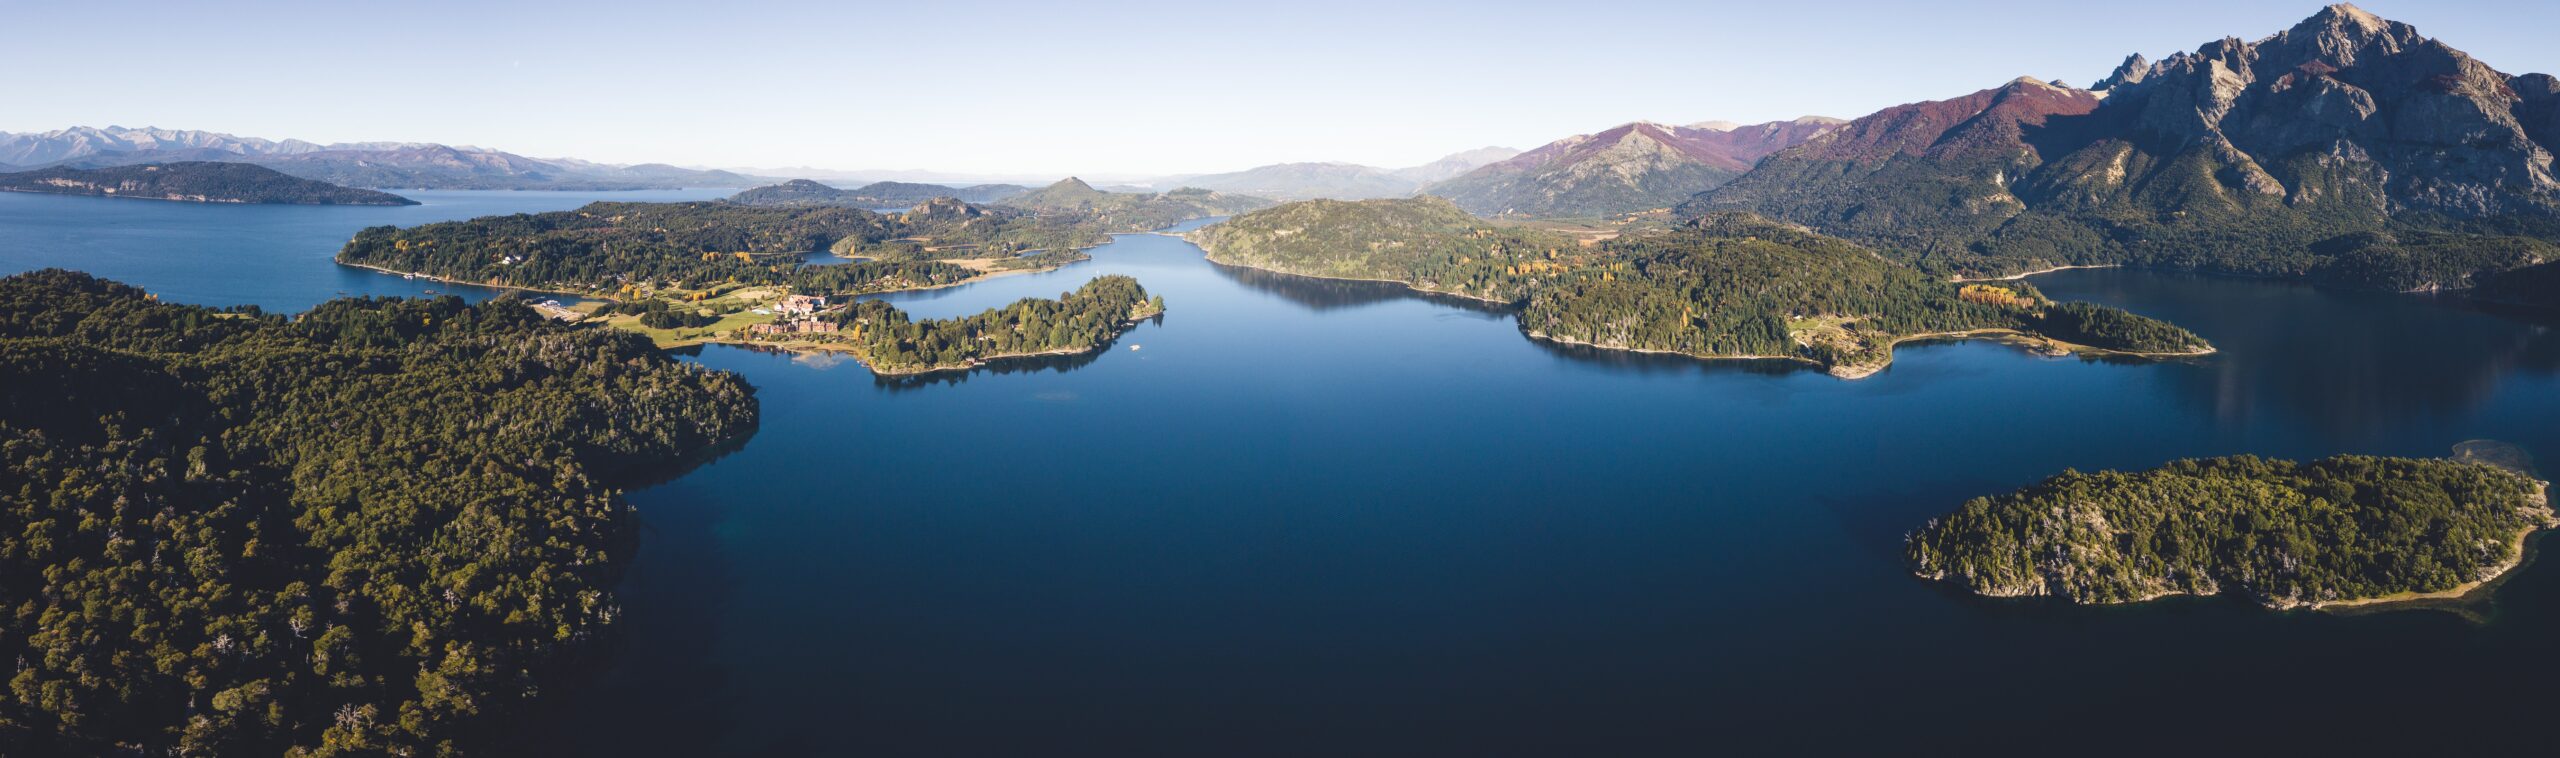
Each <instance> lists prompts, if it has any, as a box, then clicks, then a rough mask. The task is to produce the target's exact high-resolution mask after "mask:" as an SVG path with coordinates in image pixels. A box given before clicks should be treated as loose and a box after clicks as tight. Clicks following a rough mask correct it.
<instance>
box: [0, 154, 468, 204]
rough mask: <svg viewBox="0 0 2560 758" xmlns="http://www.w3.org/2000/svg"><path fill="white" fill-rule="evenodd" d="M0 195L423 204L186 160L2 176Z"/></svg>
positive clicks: (245, 166)
mask: <svg viewBox="0 0 2560 758" xmlns="http://www.w3.org/2000/svg"><path fill="white" fill-rule="evenodd" d="M0 192H36V193H43V194H49V195H81V196H86V197H118V198H129V199H139V200H172V201H177V202H187V203H246V204H273V205H417V204H418V201H416V200H411V199H408V198H405V197H401V196H399V195H394V194H391V193H388V192H376V191H373V190H368V189H355V188H352V187H340V186H338V185H335V184H330V183H328V182H319V181H312V180H310V179H302V178H297V177H292V176H286V175H285V174H283V173H281V172H278V171H276V170H275V169H271V168H267V167H264V166H253V165H250V164H246V163H216V162H210V161H185V162H179V163H153V164H142V165H134V166H115V167H110V168H64V167H55V168H47V169H38V170H35V171H21V172H18V173H14V174H0Z"/></svg>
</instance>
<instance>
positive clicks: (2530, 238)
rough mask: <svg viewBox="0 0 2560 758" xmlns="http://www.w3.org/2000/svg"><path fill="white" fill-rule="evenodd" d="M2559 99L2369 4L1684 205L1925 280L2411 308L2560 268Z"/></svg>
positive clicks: (1849, 150) (1841, 133)
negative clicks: (2194, 290) (2192, 278)
mask: <svg viewBox="0 0 2560 758" xmlns="http://www.w3.org/2000/svg"><path fill="white" fill-rule="evenodd" d="M2554 147H2560V80H2555V79H2554V78H2553V77H2551V76H2547V75H2542V74H2527V75H2521V76H2516V75H2509V74H2505V73H2501V72H2499V71H2497V70H2496V69H2493V68H2491V67H2489V66H2488V65H2487V64H2485V63H2482V62H2480V61H2478V60H2476V59H2473V58H2472V57H2471V56H2470V55H2468V54H2465V53H2463V52H2462V51H2460V50H2457V49H2455V48H2453V47H2452V46H2450V45H2447V44H2445V43H2444V42H2441V41H2438V40H2435V39H2431V38H2428V37H2426V36H2425V35H2422V34H2420V33H2419V32H2418V30H2416V29H2415V28H2412V27H2410V26H2409V25H2407V24H2402V23H2398V22H2393V21H2389V20H2385V19H2383V18H2381V17H2379V16H2375V15H2373V14H2372V13H2368V12H2366V11H2364V10H2362V9H2359V8H2356V7H2355V6H2352V5H2335V6H2330V7H2328V8H2325V9H2323V10H2321V11H2320V12H2319V13H2317V14H2315V15H2313V16H2311V17H2310V18H2308V19H2305V20H2304V21H2302V22H2301V23H2299V24H2297V25H2295V26H2294V27H2293V28H2291V29H2287V30H2285V31H2283V32H2280V33H2277V34H2275V35H2272V36H2268V37H2264V38H2261V39H2258V40H2257V41H2254V42H2250V41H2243V40H2240V39H2237V38H2227V39H2222V40H2217V41H2214V42H2211V43H2208V44H2206V45H2204V46H2202V47H2200V48H2198V49H2196V50H2194V51H2191V52H2185V53H2180V54H2177V55H2174V56H2171V57H2169V58H2168V59H2166V60H2162V61H2159V62H2156V63H2155V62H2151V61H2149V60H2146V59H2144V58H2143V57H2141V56H2134V57H2132V58H2129V59H2127V60H2126V61H2125V62H2124V64H2123V65H2122V66H2120V67H2119V68H2118V69H2117V70H2116V71H2115V72H2114V73H2113V74H2111V75H2109V76H2107V77H2105V78H2104V79H2102V80H2100V81H2098V82H2097V83H2096V84H2094V85H2093V86H2092V87H2091V88H2090V89H2078V88H2073V87H2069V86H2064V85H2060V84H2053V83H2047V82H2042V81H2037V80H2034V79H2027V78H2021V79H2018V80H2016V81H2012V82H2010V83H2008V84H2006V85H2002V86H1999V87H1995V88H1992V89H1986V90H1982V91H1980V92H1975V93H1972V94H1969V95H1965V96H1963V97H1959V98H1954V99H1950V100H1939V101H1932V102H1921V103H1913V104H1909V105H1903V106H1897V107H1894V108H1889V109H1886V110H1884V111H1881V112H1878V113H1876V114H1873V115H1870V116H1867V117H1865V118H1860V119H1858V120H1856V121H1853V122H1851V123H1849V124H1847V125H1846V126H1843V127H1841V128H1839V129H1837V130H1834V131H1831V132H1829V133H1827V134H1824V135H1822V136H1820V137H1817V138H1815V139H1812V140H1810V141H1808V142H1806V143H1805V144H1802V145H1798V146H1795V147H1792V148H1789V149H1786V150H1783V151H1780V152H1778V153H1776V154H1774V155H1771V156H1769V157H1768V158H1767V159H1766V160H1764V161H1762V162H1761V163H1760V164H1759V166H1758V167H1757V168H1755V169H1753V170H1752V171H1750V172H1749V173H1747V174H1745V175H1743V176H1742V177H1740V178H1738V179H1735V180H1734V181H1732V182H1731V183H1728V184H1726V185H1724V186H1722V187H1718V188H1716V189H1713V190H1711V191H1708V192H1706V193H1704V194H1702V195H1700V196H1698V197H1697V198H1695V199H1693V200H1691V201H1690V202H1688V203H1686V204H1684V205H1683V206H1682V208H1681V210H1682V212H1683V213H1687V214H1690V215H1703V214H1706V213H1710V212H1714V211H1718V210H1725V209H1745V210H1751V211H1756V212H1759V213H1761V214H1764V215H1768V216H1772V217H1776V218H1781V219H1785V220H1788V221H1793V222H1796V223H1801V224H1805V225H1807V226H1810V227H1813V228H1815V229H1818V230H1821V231H1824V232H1826V233H1830V234H1836V235H1841V236H1845V237H1849V238H1852V239H1857V240H1860V241H1863V242H1867V243H1870V244H1873V245H1876V246H1878V247H1879V248H1882V249H1884V250H1886V251H1888V254H1891V255H1896V256H1899V257H1902V258H1904V259H1906V260H1907V261H1908V262H1911V263H1913V264H1915V265H1919V266H1921V267H1922V268H1924V269H1929V270H1933V271H1939V272H1942V273H1955V274H2010V273H2018V272H2022V271H2029V270H2035V269H2041V268H2049V267H2053V266H2060V265H2103V264H2136V265H2154V266H2172V267H2182V268H2195V269H2203V270H2212V271H2221V272H2228V273H2241V274H2252V275H2269V276H2285V277H2300V278H2308V279H2313V280H2317V281H2324V282H2335V283H2341V284H2349V285H2355V286H2363V287H2376V288H2386V289H2398V290H2412V289H2438V288H2463V287H2469V286H2473V285H2475V284H2480V283H2482V282H2483V281H2485V280H2486V279H2487V278H2489V277H2492V276H2494V275H2496V274H2497V273H2498V272H2502V271H2506V270H2510V269H2516V268H2519V267H2523V266H2527V265H2531V264H2535V263H2539V262H2542V261H2547V260H2552V259H2554V258H2560V246H2554V245H2552V244H2551V243H2549V242H2547V241H2546V240H2554V239H2560V181H2555V179H2554V172H2553V166H2552V160H2553V156H2552V150H2553V148H2554Z"/></svg>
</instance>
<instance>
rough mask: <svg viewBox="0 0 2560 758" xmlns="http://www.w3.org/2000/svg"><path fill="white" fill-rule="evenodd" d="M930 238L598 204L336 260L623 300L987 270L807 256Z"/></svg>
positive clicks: (813, 218)
mask: <svg viewBox="0 0 2560 758" xmlns="http://www.w3.org/2000/svg"><path fill="white" fill-rule="evenodd" d="M927 233H928V232H927V231H926V230H923V229H919V228H918V226H917V225H915V224H911V223H909V222H907V221H906V220H905V219H904V218H902V217H896V216H885V215H882V214H878V213H873V212H871V211H867V210H863V209H860V208H847V207H781V208H766V207H750V206H742V205H732V204H727V203H717V202H695V203H593V204H590V205H587V206H586V207H583V208H579V209H577V210H574V211H557V212H552V213H519V214H515V215H509V216H488V217H483V218H475V219H469V220H464V221H447V222H442V223H435V224H426V225H423V226H416V227H410V228H406V229H403V228H400V227H391V226H377V227H371V228H367V229H364V230H362V231H359V232H357V233H356V235H355V238H354V239H351V240H349V241H348V242H347V244H346V247H345V248H343V249H341V250H339V251H338V258H337V259H338V262H339V263H344V264H348V265H354V266H364V267H368V268H375V269H380V270H384V271H390V272H394V273H403V274H419V275H424V276H430V277H435V278H437V279H443V280H447V281H455V282H465V283H471V284H488V285H497V286H504V287H520V288H525V289H535V290H544V291H552V292H566V293H575V294H583V295H596V296H602V297H612V298H617V299H619V298H629V297H649V296H653V295H655V294H657V293H658V292H659V291H661V290H677V291H699V290H701V289H703V288H706V287H709V286H711V285H713V284H722V283H738V284H759V285H788V286H791V287H793V288H794V289H801V290H809V291H813V292H817V293H823V294H852V293H860V292H878V291H886V290H897V289H912V288H916V287H930V286H940V285H947V284H952V283H956V282H959V281H962V280H966V279H969V278H972V277H975V276H977V275H978V273H979V271H978V270H977V269H974V268H971V267H968V266H964V265H959V264H957V263H952V262H945V261H938V260H915V259H899V260H886V259H883V260H869V261H857V262H853V263H846V264H839V265H832V266H812V265H806V264H805V259H806V257H807V254H808V253H810V252H813V251H819V250H826V249H828V248H829V247H830V246H833V245H836V244H837V243H839V242H842V241H845V240H864V241H867V242H871V243H881V242H887V241H889V240H893V239H899V238H911V237H916V236H919V235H922V234H927ZM687 296H689V295H687Z"/></svg>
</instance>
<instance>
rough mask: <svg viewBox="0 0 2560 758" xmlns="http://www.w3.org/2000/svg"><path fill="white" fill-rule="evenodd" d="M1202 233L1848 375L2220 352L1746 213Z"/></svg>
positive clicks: (1272, 224) (1293, 264)
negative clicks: (1927, 353) (1953, 359)
mask: <svg viewBox="0 0 2560 758" xmlns="http://www.w3.org/2000/svg"><path fill="white" fill-rule="evenodd" d="M1191 239H1192V240H1193V241H1194V242H1197V243H1199V244H1200V246H1201V247H1202V248H1203V249H1205V250H1206V251H1208V255H1209V257H1210V259H1211V260H1213V261H1216V262H1219V263H1224V264H1229V265H1239V266H1249V267H1253V268H1261V269H1267V270H1272V271H1278V272H1282V273H1289V274H1299V275H1305V276H1320V277H1330V278H1343V279H1372V280H1382V281H1392V282H1400V283H1403V284H1406V285H1408V286H1411V287H1413V288H1414V289H1417V290H1422V291H1426V292H1437V293H1443V294H1450V295H1457V296H1461V297H1468V298H1473V299H1478V300H1484V301H1488V302H1493V303H1499V304H1504V305H1511V306H1516V307H1518V308H1519V309H1520V311H1519V317H1520V324H1521V329H1522V330H1523V331H1524V332H1525V333H1527V334H1528V335H1529V336H1531V337H1534V338H1538V339H1546V340H1552V341H1556V342H1562V343H1568V344H1579V345H1590V346H1595V347H1602V348H1609V349H1620V350H1638V351H1652V352H1666V353H1678V354H1682V355H1689V356H1694V357H1699V358H1781V359H1790V360H1798V361H1803V362H1807V363H1811V364H1814V365H1817V366H1821V367H1823V368H1825V369H1827V370H1829V371H1830V372H1831V373H1832V374H1834V375H1837V376H1841V377H1844V378H1857V377H1862V376H1866V375H1869V374H1872V373H1874V372H1876V371H1878V370H1881V369H1882V368H1884V367H1885V366H1886V365H1887V364H1889V363H1890V362H1891V361H1892V354H1893V346H1894V345H1895V344H1896V343H1899V342H1902V341H1906V340H1911V339H1923V338H1930V337H1938V336H1978V337H1999V338H2005V339H2013V340H2019V341H2023V342H2027V343H2030V344H2032V345H2034V346H2036V347H2039V348H2041V349H2045V350H2052V351H2077V352H2103V353H2120V354H2134V355H2151V356H2169V355H2200V354H2204V353H2207V352H2210V351H2211V349H2212V348H2211V346H2210V345H2209V344H2207V343H2206V342H2205V341H2204V340H2203V339H2202V338H2199V337H2197V336H2196V335H2194V334H2192V333H2189V332H2187V331H2186V330H2184V329H2180V328H2178V327H2176V326H2173V325H2170V324H2167V323H2164V322H2161V321H2157V320H2154V319H2150V318H2145V317H2143V316H2138V315H2134V314H2131V313H2127V312H2124V311H2121V310H2117V309H2113V308H2105V307H2101V306H2095V305H2089V304H2085V303H2054V302H2052V301H2050V300H2047V299H2046V298H2045V297H2044V296H2043V295H2042V294H2041V293H2039V292H2037V291H2036V290H2035V288H2034V287H2033V286H2032V285H2028V284H2025V283H2023V282H2000V283H1972V284H1959V283H1954V282H1948V281H1944V280H1942V279H1938V278H1934V277H1930V276H1927V275H1924V274H1921V273H1920V272H1918V271H1916V270H1913V269H1910V268H1908V267H1904V266H1901V265H1898V264H1895V263H1893V262H1891V261H1888V260H1885V259H1884V258H1883V257H1882V256H1879V255H1877V254H1876V253H1875V252H1874V251H1872V250H1868V249H1866V248H1864V247H1861V246H1858V245H1856V244H1853V243H1850V242H1847V241H1844V240H1839V239H1836V238H1831V237H1826V236H1823V235H1820V234H1816V233H1813V232H1810V231H1807V230H1804V229H1802V228H1800V227H1794V226H1790V225H1786V224H1780V223H1776V222H1771V221H1768V220H1766V219H1762V218H1760V217H1757V216H1753V215H1750V214H1745V213H1720V214H1710V215H1708V216H1704V217H1701V218H1699V219H1696V220H1693V221H1690V222H1687V223H1684V224H1681V225H1678V226H1676V227H1671V228H1662V229H1641V230H1630V231H1626V232H1622V233H1608V234H1569V233H1565V232H1560V231H1555V230H1551V229H1547V228H1542V227H1537V226H1528V225H1518V224H1503V223H1495V222H1488V221H1483V220H1480V219H1477V218H1476V217H1474V216H1472V215H1470V214H1468V213H1467V212H1466V211H1464V210H1463V209H1460V208H1458V207H1457V206H1456V205H1454V204H1451V203H1449V202H1448V201H1446V200H1441V199H1439V198H1434V197H1427V196H1426V197H1417V198H1411V199H1401V200H1367V201H1359V202H1341V201H1330V200H1316V201H1307V202H1300V203H1290V204H1286V205H1282V206H1278V207H1275V208H1271V209H1268V210H1262V211H1255V212H1252V213H1247V214H1244V215H1241V216H1237V217H1235V218H1233V219H1229V220H1228V221H1226V222H1225V223H1221V224H1218V225H1216V226H1212V227H1209V228H1207V229H1203V230H1201V231H1198V232H1195V233H1193V234H1192V235H1191Z"/></svg>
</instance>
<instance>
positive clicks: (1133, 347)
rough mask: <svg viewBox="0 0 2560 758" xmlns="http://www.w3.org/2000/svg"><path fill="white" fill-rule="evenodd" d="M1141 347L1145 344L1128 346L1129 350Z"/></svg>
mask: <svg viewBox="0 0 2560 758" xmlns="http://www.w3.org/2000/svg"><path fill="white" fill-rule="evenodd" d="M1141 347H1146V346H1145V345H1130V346H1129V349H1130V350H1136V349H1138V348H1141Z"/></svg>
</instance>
